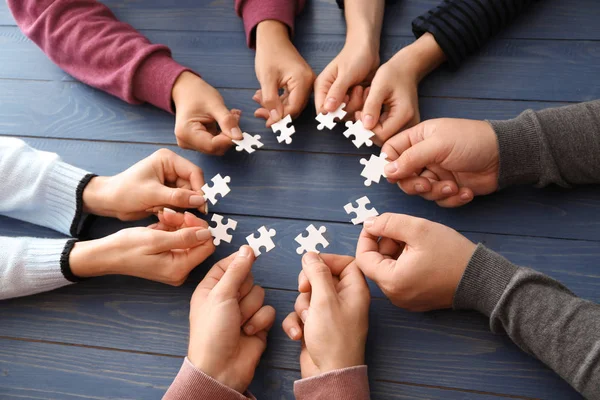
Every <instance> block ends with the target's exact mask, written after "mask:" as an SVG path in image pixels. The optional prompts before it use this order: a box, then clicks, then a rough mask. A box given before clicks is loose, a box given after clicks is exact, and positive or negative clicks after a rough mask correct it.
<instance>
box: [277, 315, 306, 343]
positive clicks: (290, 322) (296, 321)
mask: <svg viewBox="0 0 600 400" xmlns="http://www.w3.org/2000/svg"><path fill="white" fill-rule="evenodd" d="M281 328H283V331H284V332H285V333H286V334H287V335H288V337H289V338H290V339H292V340H300V339H302V322H301V321H300V317H299V316H298V314H296V313H295V312H292V313H289V314H288V316H287V317H285V319H284V320H283V322H282V323H281Z"/></svg>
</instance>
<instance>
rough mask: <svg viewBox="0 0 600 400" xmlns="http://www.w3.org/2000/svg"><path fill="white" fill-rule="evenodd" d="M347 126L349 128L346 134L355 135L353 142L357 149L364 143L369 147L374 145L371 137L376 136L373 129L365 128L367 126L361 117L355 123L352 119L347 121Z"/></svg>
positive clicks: (348, 135) (348, 136)
mask: <svg viewBox="0 0 600 400" xmlns="http://www.w3.org/2000/svg"><path fill="white" fill-rule="evenodd" d="M346 128H348V129H346V130H345V131H344V136H346V137H347V138H350V136H354V139H353V140H352V143H354V146H356V148H357V149H360V147H361V146H362V145H363V144H364V145H366V146H367V147H371V146H373V141H372V140H371V138H372V137H373V136H375V134H374V133H373V132H372V131H370V130H368V129H365V126H364V125H363V123H362V121H361V120H360V119H359V120H358V121H356V122H354V123H352V122H350V121H348V122H346Z"/></svg>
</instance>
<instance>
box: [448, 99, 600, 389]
mask: <svg viewBox="0 0 600 400" xmlns="http://www.w3.org/2000/svg"><path fill="white" fill-rule="evenodd" d="M490 123H491V124H492V126H493V128H494V130H495V132H496V135H497V138H498V144H499V148H500V174H499V187H500V188H503V187H506V186H508V185H512V184H535V185H537V186H539V187H541V186H545V185H548V184H551V183H555V184H558V185H561V186H567V187H568V186H571V185H575V184H586V183H600V101H593V102H589V103H582V104H577V105H573V106H568V107H561V108H554V109H547V110H543V111H539V112H534V111H531V110H528V111H525V112H524V113H523V114H521V115H520V116H518V117H517V118H515V119H512V120H508V121H490ZM599 271H600V267H599ZM454 309H472V310H477V311H479V312H481V313H483V314H485V315H487V316H488V317H489V318H490V327H491V329H492V331H493V332H497V333H501V332H506V333H507V334H508V335H509V336H510V338H511V339H512V340H513V341H514V342H515V343H516V344H517V345H518V346H519V347H521V348H522V349H523V350H525V351H526V352H528V353H530V354H532V355H534V356H535V357H537V358H538V359H540V360H541V361H543V362H544V363H545V364H546V365H548V366H549V367H550V368H552V369H553V370H554V371H556V372H557V373H558V374H559V375H560V376H561V377H562V378H563V379H565V380H566V381H567V382H569V383H570V384H571V385H572V386H573V387H574V388H575V389H576V390H577V391H578V392H580V393H581V394H582V395H584V396H585V397H587V398H589V399H600V305H598V304H596V303H593V302H590V301H587V300H583V299H580V298H578V297H577V296H575V295H574V294H573V293H572V292H571V291H569V289H567V288H566V287H565V286H563V285H562V284H560V283H559V282H557V281H555V280H553V279H552V278H550V277H548V276H546V275H544V274H541V273H539V272H536V271H534V270H532V269H529V268H523V267H518V266H516V265H514V264H512V263H510V262H509V261H508V260H506V259H505V258H504V257H502V256H500V255H498V254H496V253H494V252H493V251H491V250H489V249H487V248H486V247H484V246H483V245H481V244H480V245H479V246H478V247H477V250H476V251H475V253H474V254H473V256H472V258H471V261H470V262H469V265H468V266H467V269H466V271H465V273H464V275H463V277H462V279H461V282H460V283H459V286H458V289H457V291H456V295H455V298H454Z"/></svg>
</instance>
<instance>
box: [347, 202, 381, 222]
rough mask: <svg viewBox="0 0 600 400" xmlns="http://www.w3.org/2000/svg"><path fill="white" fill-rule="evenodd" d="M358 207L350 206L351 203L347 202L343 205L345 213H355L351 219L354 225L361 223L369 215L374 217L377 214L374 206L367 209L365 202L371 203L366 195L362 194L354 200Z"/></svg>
mask: <svg viewBox="0 0 600 400" xmlns="http://www.w3.org/2000/svg"><path fill="white" fill-rule="evenodd" d="M356 204H357V205H358V207H352V203H348V204H346V205H345V206H344V210H345V211H346V214H350V213H355V214H356V218H353V219H352V223H353V224H354V225H358V224H362V223H363V222H365V220H366V219H368V218H370V217H376V216H378V215H379V213H378V212H377V210H376V209H375V207H373V208H371V209H367V204H371V200H369V198H368V197H367V196H363V197H361V198H360V199H358V200H356Z"/></svg>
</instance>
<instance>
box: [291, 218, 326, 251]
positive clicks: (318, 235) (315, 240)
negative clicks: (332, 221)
mask: <svg viewBox="0 0 600 400" xmlns="http://www.w3.org/2000/svg"><path fill="white" fill-rule="evenodd" d="M306 231H307V232H308V235H307V236H306V237H305V236H303V235H302V234H299V235H298V236H296V238H295V239H294V240H295V241H296V242H298V243H299V244H300V247H298V248H297V249H296V253H298V254H302V253H304V252H307V251H312V252H315V253H320V251H319V250H317V245H319V244H320V245H321V246H323V249H325V248H327V246H329V242H328V241H327V239H325V237H324V236H323V234H324V233H325V232H326V231H327V228H325V227H324V226H321V227H320V228H319V229H317V228H315V226H314V225H313V224H310V225H309V226H308V228H306Z"/></svg>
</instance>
